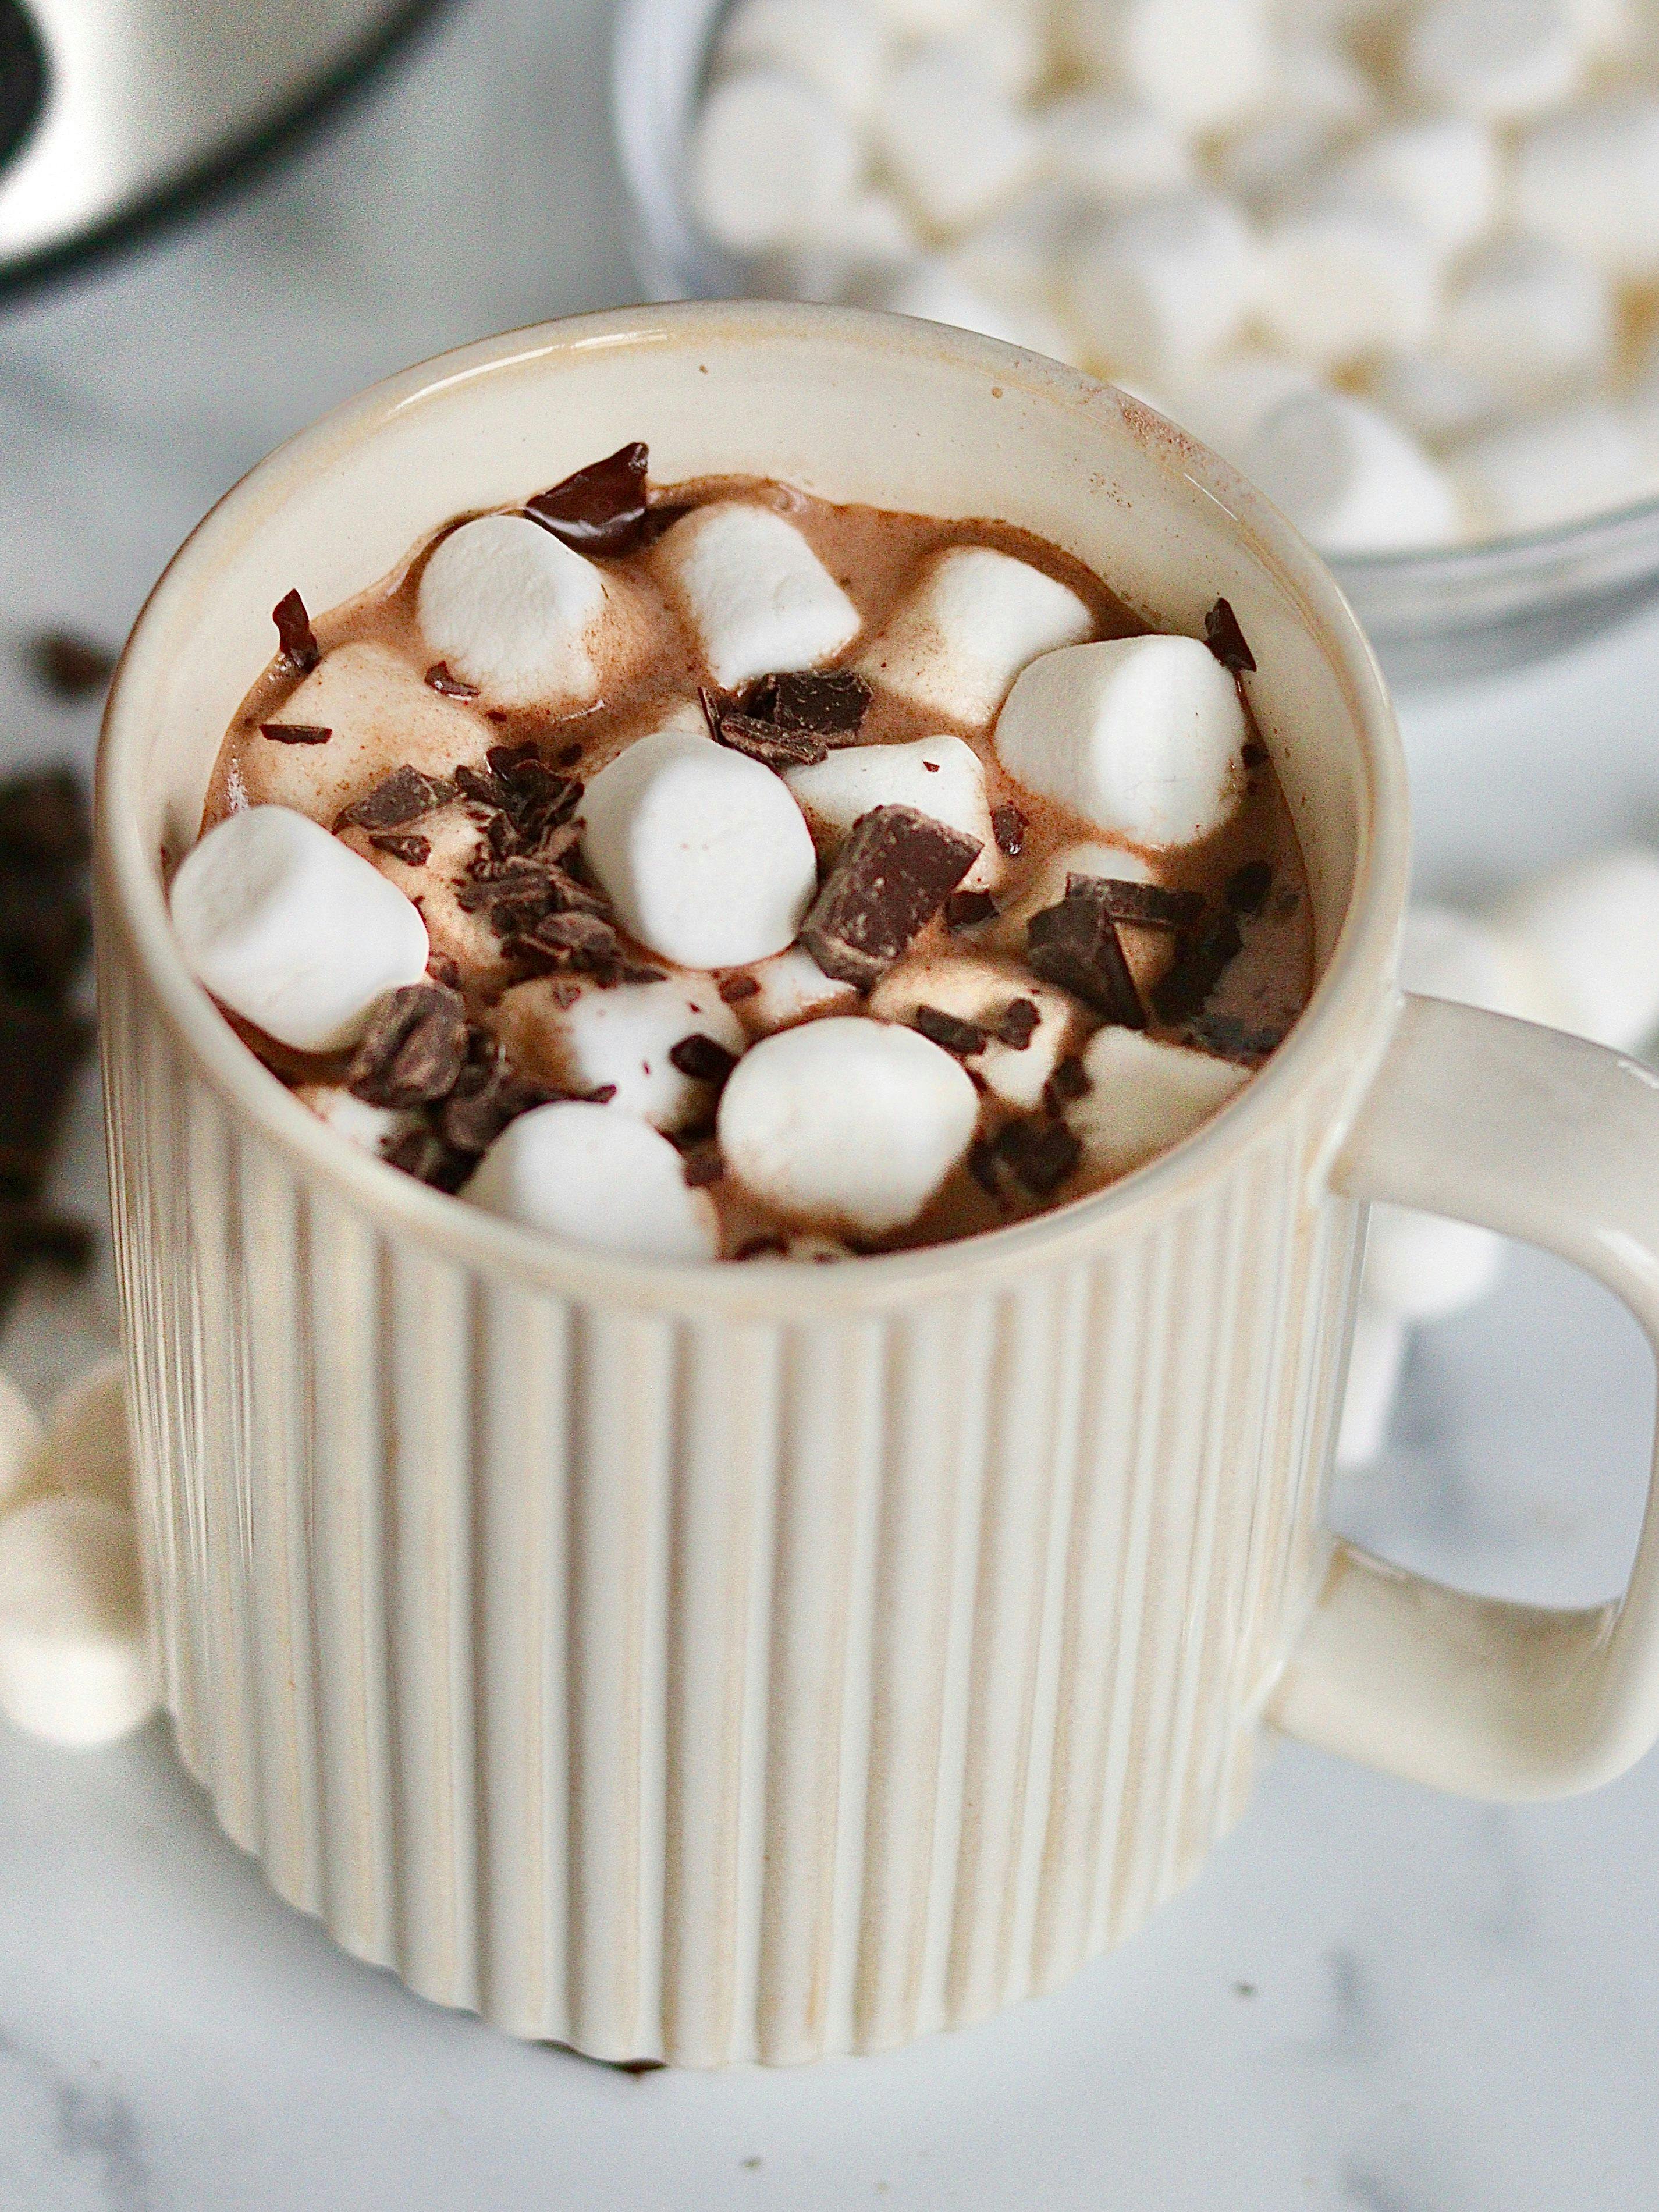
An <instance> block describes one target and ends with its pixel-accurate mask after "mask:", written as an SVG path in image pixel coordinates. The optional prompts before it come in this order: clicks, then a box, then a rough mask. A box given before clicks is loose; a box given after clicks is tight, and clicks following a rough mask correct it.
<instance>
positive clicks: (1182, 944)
mask: <svg viewBox="0 0 1659 2212" xmlns="http://www.w3.org/2000/svg"><path fill="white" fill-rule="evenodd" d="M1241 945H1243V939H1242V938H1241V937H1240V935H1239V933H1238V924H1237V921H1235V920H1234V919H1233V917H1232V915H1230V914H1218V915H1213V916H1212V918H1211V919H1210V921H1207V922H1206V924H1205V925H1204V927H1203V928H1202V929H1200V930H1195V931H1194V932H1192V933H1189V934H1188V935H1184V936H1182V937H1180V938H1178V939H1176V957H1175V960H1174V963H1173V964H1172V965H1171V966H1170V969H1169V970H1168V971H1167V973H1166V974H1165V975H1163V976H1162V977H1161V978H1160V979H1159V981H1158V982H1157V983H1156V984H1155V985H1154V986H1153V989H1152V1006H1153V1010H1154V1012H1156V1013H1157V1014H1158V1018H1159V1019H1160V1021H1165V1022H1182V1021H1186V1020H1187V1019H1188V1018H1189V1017H1190V1016H1192V1015H1194V1014H1196V1013H1200V1012H1202V1011H1203V1007H1204V1002H1205V1000H1206V999H1207V998H1208V997H1209V995H1210V994H1211V992H1212V991H1213V990H1214V988H1215V987H1216V985H1217V984H1218V982H1219V981H1220V980H1221V975H1222V971H1223V970H1224V969H1225V967H1226V966H1227V963H1228V962H1229V961H1230V960H1231V959H1232V958H1233V957H1234V955H1235V954H1236V953H1237V951H1238V950H1239V948H1240V946H1241Z"/></svg>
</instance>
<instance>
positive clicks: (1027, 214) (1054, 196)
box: [937, 180, 1078, 316]
mask: <svg viewBox="0 0 1659 2212" xmlns="http://www.w3.org/2000/svg"><path fill="white" fill-rule="evenodd" d="M1077 226H1078V201H1077V196H1076V194H1075V193H1073V192H1070V191H1066V190H1064V189H1062V188H1061V187H1060V186H1059V185H1055V184H1054V182H1053V181H1052V180H1051V181H1049V182H1048V183H1044V184H1040V185H1036V186H1034V187H1033V189H1032V190H1031V191H1029V192H1025V193H1023V194H1022V195H1021V197H1019V198H1018V199H1017V200H1016V201H1015V202H1014V203H1013V204H1012V206H1010V207H1006V208H1004V209H1003V210H1002V211H1001V213H1000V214H999V215H994V216H992V217H991V219H990V221H989V222H981V223H978V224H976V225H975V228H973V229H972V230H969V231H967V232H964V234H963V236H962V237H961V238H959V239H958V240H957V242H956V244H955V245H954V246H952V247H951V251H950V253H949V255H948V256H947V257H946V258H945V259H944V261H943V262H942V264H937V265H941V266H943V267H945V268H946V269H948V270H950V271H951V274H952V276H955V277H957V279H959V280H960V282H961V283H963V284H964V285H967V286H969V287H970V288H971V289H973V290H974V291H975V292H977V293H979V294H981V295H983V296H984V297H985V298H987V299H988V300H993V301H997V302H998V303H999V304H1000V305H1001V306H1003V307H1008V308H1018V309H1022V310H1023V309H1025V308H1038V309H1041V310H1042V312H1043V313H1045V314H1048V315H1050V316H1052V315H1053V314H1054V312H1055V308H1056V304H1057V301H1058V296H1059V282H1058V278H1057V276H1056V270H1057V268H1058V265H1059V263H1060V258H1061V257H1062V255H1063V254H1064V253H1065V252H1066V249H1067V247H1068V246H1069V244H1070V241H1071V240H1072V239H1073V237H1074V236H1075V234H1076V231H1077Z"/></svg>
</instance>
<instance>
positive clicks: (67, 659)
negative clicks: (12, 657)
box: [26, 629, 115, 699]
mask: <svg viewBox="0 0 1659 2212" xmlns="http://www.w3.org/2000/svg"><path fill="white" fill-rule="evenodd" d="M26 651H27V657H28V665H29V672H30V674H31V675H32V676H33V678H34V680H35V682H36V683H37V684H39V685H40V688H41V690H43V691H48V692H50V693H51V695H52V697H53V698H54V699H89V698H90V697H91V696H93V694H94V692H97V691H101V690H103V689H104V687H105V685H106V684H107V683H108V682H109V679H110V678H111V677H112V675H113V674H114V672H115V655H114V654H113V653H112V652H110V650H109V648H108V647H106V646H102V645H94V643H93V642H92V641H91V639H90V638H85V637H77V636H76V634H75V632H74V631H73V630H67V629H44V630H41V631H40V632H39V633H38V635H35V636H33V637H32V638H31V639H30V640H29V641H28V644H27V647H26Z"/></svg>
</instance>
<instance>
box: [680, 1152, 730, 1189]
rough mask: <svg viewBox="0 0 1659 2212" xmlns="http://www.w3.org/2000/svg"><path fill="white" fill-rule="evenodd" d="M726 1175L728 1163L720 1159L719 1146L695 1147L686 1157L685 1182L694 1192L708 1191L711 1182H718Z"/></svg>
mask: <svg viewBox="0 0 1659 2212" xmlns="http://www.w3.org/2000/svg"><path fill="white" fill-rule="evenodd" d="M725 1173H726V1162H725V1161H724V1160H723V1159H722V1158H720V1146H718V1145H711V1144H708V1143H703V1144H699V1145H694V1146H692V1147H691V1149H690V1152H687V1154H686V1155H685V1164H684V1175H685V1180H686V1182H688V1183H689V1184H690V1187H691V1188H692V1189H693V1190H706V1189H707V1188H708V1185H709V1184H710V1183H711V1182H719V1181H720V1177H721V1176H723V1175H724V1174H725Z"/></svg>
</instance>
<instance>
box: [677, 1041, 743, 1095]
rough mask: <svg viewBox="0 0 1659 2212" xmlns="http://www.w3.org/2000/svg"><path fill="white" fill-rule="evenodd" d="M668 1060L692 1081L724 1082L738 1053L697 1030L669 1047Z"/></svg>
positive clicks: (735, 1063)
mask: <svg viewBox="0 0 1659 2212" xmlns="http://www.w3.org/2000/svg"><path fill="white" fill-rule="evenodd" d="M668 1062H669V1066H671V1067H677V1068H678V1070H679V1072H680V1073H681V1074H682V1075H689V1076H690V1079H691V1080H692V1081H693V1082H694V1083H724V1082H725V1080H726V1077H727V1076H728V1075H730V1073H732V1069H733V1068H734V1067H735V1066H737V1064H738V1055H737V1054H736V1053H734V1052H728V1051H727V1050H726V1047H725V1046H724V1045H723V1044H716V1043H715V1042H714V1038H713V1037H711V1036H703V1035H702V1032H701V1031H700V1030H697V1031H694V1032H693V1034H692V1035H691V1036H683V1037H682V1038H681V1039H680V1041H679V1042H678V1044H676V1045H671V1046H670V1047H669V1048H668Z"/></svg>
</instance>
